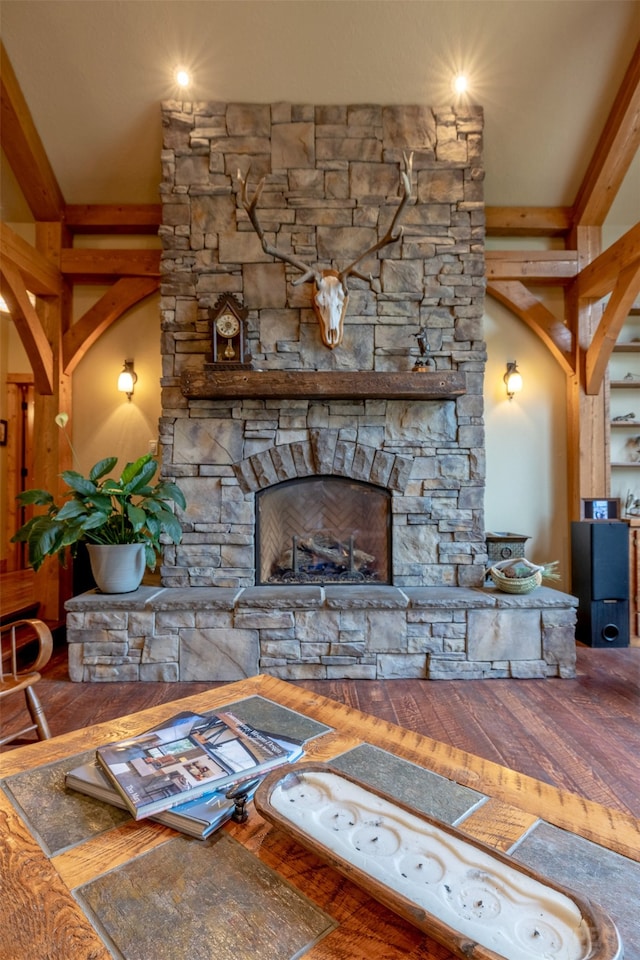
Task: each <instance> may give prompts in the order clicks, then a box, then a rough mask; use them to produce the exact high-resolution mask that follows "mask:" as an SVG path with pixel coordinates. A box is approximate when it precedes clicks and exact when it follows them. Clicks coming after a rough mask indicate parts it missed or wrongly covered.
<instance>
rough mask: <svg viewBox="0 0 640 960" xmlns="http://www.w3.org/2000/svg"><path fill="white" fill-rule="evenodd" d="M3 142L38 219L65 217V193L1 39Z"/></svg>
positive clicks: (0, 120)
mask: <svg viewBox="0 0 640 960" xmlns="http://www.w3.org/2000/svg"><path fill="white" fill-rule="evenodd" d="M0 145H1V146H2V149H3V150H4V152H5V154H6V157H7V160H8V162H9V165H10V166H11V169H12V170H13V173H14V176H15V178H16V180H17V182H18V186H19V187H20V189H21V190H22V193H23V194H24V198H25V200H26V201H27V204H28V205H29V209H30V210H31V213H32V215H33V218H34V220H42V221H55V220H61V219H62V217H63V213H64V197H63V196H62V191H61V190H60V187H59V186H58V181H57V180H56V177H55V174H54V172H53V168H52V167H51V164H50V163H49V158H48V157H47V155H46V153H45V151H44V147H43V146H42V141H41V139H40V136H39V134H38V131H37V130H36V128H35V124H34V122H33V120H32V118H31V112H30V110H29V107H28V106H27V102H26V100H25V99H24V97H23V95H22V91H21V89H20V85H19V84H18V81H17V78H16V75H15V73H14V72H13V67H12V66H11V61H10V60H9V57H8V56H7V52H6V50H5V48H4V46H3V44H2V43H1V42H0Z"/></svg>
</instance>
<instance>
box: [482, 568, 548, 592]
mask: <svg viewBox="0 0 640 960" xmlns="http://www.w3.org/2000/svg"><path fill="white" fill-rule="evenodd" d="M489 576H490V577H491V579H492V580H493V582H494V583H495V585H496V587H497V588H498V590H502V592H503V593H519V594H523V593H531V591H532V590H535V589H536V587H539V586H540V584H541V583H542V573H541V572H540V570H536V572H535V573H534V574H532V575H531V576H530V577H505V576H504V575H503V574H502V573H501V572H500V570H498V569H497V568H496V567H490V569H489Z"/></svg>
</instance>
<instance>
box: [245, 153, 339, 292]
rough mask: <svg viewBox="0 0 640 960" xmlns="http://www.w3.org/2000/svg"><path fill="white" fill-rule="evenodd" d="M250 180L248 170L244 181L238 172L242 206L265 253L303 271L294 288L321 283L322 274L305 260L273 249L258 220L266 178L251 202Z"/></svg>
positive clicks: (294, 283)
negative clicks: (305, 284)
mask: <svg viewBox="0 0 640 960" xmlns="http://www.w3.org/2000/svg"><path fill="white" fill-rule="evenodd" d="M248 179H249V170H247V175H246V177H245V178H244V179H243V177H242V175H241V173H240V170H238V182H239V183H240V184H241V186H242V192H241V197H242V206H243V207H244V209H245V210H246V211H247V215H248V217H249V220H250V221H251V223H252V225H253V229H254V230H255V232H256V233H257V234H258V237H259V238H260V242H261V244H262V249H263V250H264V252H265V253H268V254H269V256H271V257H275V258H276V260H283V261H284V263H290V264H291V266H292V267H296V268H297V269H298V270H302V274H303V275H302V276H301V277H298V279H297V280H294V281H293V286H294V287H295V286H297V285H298V284H300V283H305V282H306V281H307V280H315V281H316V283H318V282H319V280H320V278H321V274H320V271H319V270H316V269H315V268H314V267H312V266H310V265H309V264H308V263H304V261H303V260H298V259H297V257H294V256H293V254H291V253H284V252H283V251H281V250H278V249H277V248H276V247H273V246H272V245H271V244H270V243H269V242H268V241H267V239H266V237H265V235H264V230H263V229H262V227H261V226H260V221H259V220H258V214H257V213H256V205H257V203H258V200H259V199H260V194H261V193H262V188H263V187H264V183H265V179H266V178H265V177H263V178H262V180H261V181H260V182H259V184H258V186H257V187H256V190H255V193H254V195H253V199H252V200H249V199H248V197H247V180H248Z"/></svg>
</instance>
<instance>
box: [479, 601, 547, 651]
mask: <svg viewBox="0 0 640 960" xmlns="http://www.w3.org/2000/svg"><path fill="white" fill-rule="evenodd" d="M467 652H468V656H469V659H470V660H510V661H514V660H539V659H541V655H542V640H541V635H540V612H539V611H538V610H520V611H517V612H515V611H511V610H471V611H469V632H468V636H467Z"/></svg>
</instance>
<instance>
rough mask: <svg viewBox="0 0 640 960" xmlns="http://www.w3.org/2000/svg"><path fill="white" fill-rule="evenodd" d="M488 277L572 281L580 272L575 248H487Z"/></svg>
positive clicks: (544, 282)
mask: <svg viewBox="0 0 640 960" xmlns="http://www.w3.org/2000/svg"><path fill="white" fill-rule="evenodd" d="M485 263H486V271H487V280H490V281H495V280H522V281H529V282H534V283H539V284H549V283H552V284H562V283H569V282H570V281H571V280H573V279H574V278H575V277H576V275H577V273H578V255H577V253H576V252H575V250H487V251H486V253H485Z"/></svg>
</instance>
